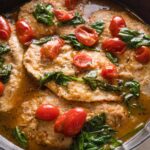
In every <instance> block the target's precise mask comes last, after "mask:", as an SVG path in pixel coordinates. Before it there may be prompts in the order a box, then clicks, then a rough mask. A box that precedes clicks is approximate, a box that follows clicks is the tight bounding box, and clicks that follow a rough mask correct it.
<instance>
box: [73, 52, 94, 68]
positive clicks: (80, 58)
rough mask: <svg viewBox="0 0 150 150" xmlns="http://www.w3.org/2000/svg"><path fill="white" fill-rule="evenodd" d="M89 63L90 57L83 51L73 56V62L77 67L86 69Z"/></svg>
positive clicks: (90, 61)
mask: <svg viewBox="0 0 150 150" xmlns="http://www.w3.org/2000/svg"><path fill="white" fill-rule="evenodd" d="M91 63H92V58H91V57H90V56H89V55H87V54H85V53H79V54H77V55H75V56H74V57H73V64H74V65H75V66H76V67H78V68H81V69H87V68H89V67H90V64H91Z"/></svg>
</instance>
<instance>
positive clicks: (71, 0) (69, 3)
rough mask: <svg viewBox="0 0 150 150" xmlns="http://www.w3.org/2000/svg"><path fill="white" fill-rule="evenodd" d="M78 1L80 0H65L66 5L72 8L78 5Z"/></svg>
mask: <svg viewBox="0 0 150 150" xmlns="http://www.w3.org/2000/svg"><path fill="white" fill-rule="evenodd" d="M77 2H78V0H65V6H66V7H67V8H68V9H70V10H72V9H75V7H76V6H77Z"/></svg>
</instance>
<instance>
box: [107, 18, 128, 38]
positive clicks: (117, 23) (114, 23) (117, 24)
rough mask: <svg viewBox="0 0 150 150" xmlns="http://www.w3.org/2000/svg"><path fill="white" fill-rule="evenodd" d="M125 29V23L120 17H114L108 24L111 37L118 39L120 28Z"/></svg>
mask: <svg viewBox="0 0 150 150" xmlns="http://www.w3.org/2000/svg"><path fill="white" fill-rule="evenodd" d="M124 27H126V22H125V20H124V19H123V18H122V17H121V16H114V17H113V18H112V20H111V22H110V26H109V29H110V32H111V34H112V36H115V37H118V34H119V32H120V29H121V28H124Z"/></svg>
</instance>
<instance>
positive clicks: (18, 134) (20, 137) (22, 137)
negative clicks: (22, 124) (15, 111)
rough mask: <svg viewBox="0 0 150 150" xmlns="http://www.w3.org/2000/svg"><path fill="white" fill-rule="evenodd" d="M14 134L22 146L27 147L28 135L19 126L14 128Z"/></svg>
mask: <svg viewBox="0 0 150 150" xmlns="http://www.w3.org/2000/svg"><path fill="white" fill-rule="evenodd" d="M13 136H14V137H15V139H16V140H17V142H18V144H20V146H21V147H23V148H27V146H28V139H27V137H26V135H25V134H24V133H23V132H22V131H21V130H20V129H19V127H15V129H14V130H13Z"/></svg>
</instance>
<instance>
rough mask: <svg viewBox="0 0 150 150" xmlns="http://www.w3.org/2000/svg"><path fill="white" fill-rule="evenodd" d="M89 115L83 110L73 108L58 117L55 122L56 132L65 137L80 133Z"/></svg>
mask: <svg viewBox="0 0 150 150" xmlns="http://www.w3.org/2000/svg"><path fill="white" fill-rule="evenodd" d="M86 116H87V113H86V112H85V110H84V109H83V108H79V107H77V108H73V109H70V110H69V111H67V112H65V113H64V114H63V115H61V116H60V117H58V119H57V120H56V122H55V125H54V129H55V132H58V133H63V134H64V135H65V136H74V135H76V134H78V133H79V132H80V130H81V129H82V127H83V125H84V123H85V121H86Z"/></svg>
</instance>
